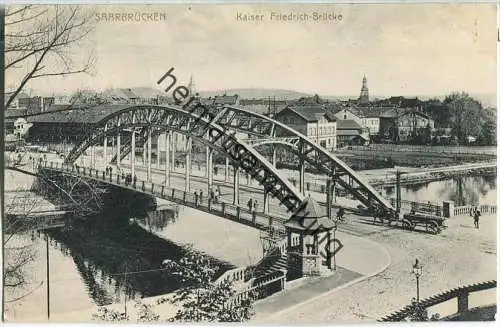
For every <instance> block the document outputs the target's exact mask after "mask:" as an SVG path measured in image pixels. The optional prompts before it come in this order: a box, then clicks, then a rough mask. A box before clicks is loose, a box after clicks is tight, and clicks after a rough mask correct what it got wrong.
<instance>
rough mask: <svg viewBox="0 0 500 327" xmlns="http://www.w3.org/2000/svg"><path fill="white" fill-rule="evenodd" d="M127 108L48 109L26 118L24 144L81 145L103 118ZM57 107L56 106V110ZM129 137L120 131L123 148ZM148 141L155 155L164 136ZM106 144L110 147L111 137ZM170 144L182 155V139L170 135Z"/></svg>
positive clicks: (124, 106) (106, 106)
mask: <svg viewBox="0 0 500 327" xmlns="http://www.w3.org/2000/svg"><path fill="white" fill-rule="evenodd" d="M56 106H57V105H56ZM130 106H131V105H129V104H120V105H116V104H107V105H99V106H95V107H90V108H87V107H85V108H84V109H79V108H78V107H72V108H74V109H72V110H68V111H53V107H51V108H50V111H52V112H50V113H47V114H44V115H37V116H31V117H28V119H27V122H28V126H31V128H29V130H28V133H27V141H29V142H33V143H37V144H76V143H78V142H80V141H82V140H83V139H84V138H85V137H86V136H87V134H88V133H89V132H90V131H91V130H92V129H94V128H95V126H96V124H97V123H98V122H99V121H101V120H102V119H103V118H105V117H106V116H108V115H110V114H112V113H113V112H116V111H119V110H122V109H125V108H129V107H130ZM60 107H61V106H57V108H60ZM30 124H32V125H30ZM12 126H13V127H12V129H14V121H13V122H12ZM130 134H131V133H130V132H128V133H127V132H126V131H122V134H121V136H122V144H125V143H124V142H125V140H126V139H127V138H129V137H130ZM151 141H152V142H151V144H152V147H153V149H154V152H155V153H156V145H157V144H159V146H160V149H163V146H164V142H165V136H164V134H163V135H160V136H159V137H158V138H156V137H155V138H153V139H152V140H151ZM108 142H110V144H111V142H112V138H111V137H110V138H109V140H108ZM173 144H176V150H177V151H181V152H182V151H185V150H186V137H185V135H181V134H178V133H174V137H173ZM137 151H138V152H140V151H141V149H140V148H138V149H137Z"/></svg>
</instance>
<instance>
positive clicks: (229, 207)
mask: <svg viewBox="0 0 500 327" xmlns="http://www.w3.org/2000/svg"><path fill="white" fill-rule="evenodd" d="M45 167H47V168H49V167H50V169H52V170H59V171H61V172H68V173H73V174H80V175H83V176H86V177H89V178H92V179H94V180H98V181H104V182H106V183H110V184H114V185H119V186H121V187H124V188H128V189H131V190H136V191H139V192H142V193H147V194H150V195H153V196H156V197H159V198H163V199H165V200H169V201H172V202H175V203H178V204H183V205H186V206H189V207H195V208H196V209H198V210H201V211H205V212H208V213H212V214H215V215H218V216H221V217H224V218H228V219H231V220H234V221H237V222H240V223H244V224H246V225H250V226H253V227H256V228H258V229H261V230H269V228H272V229H274V230H275V231H276V232H278V233H284V227H283V223H284V222H285V221H286V218H281V217H276V216H271V215H268V214H265V213H263V212H256V211H250V210H249V209H247V208H245V207H240V206H238V205H233V204H228V203H225V202H214V201H211V200H210V199H208V201H207V200H205V201H204V202H202V201H200V199H199V198H198V200H197V197H196V196H195V194H194V193H191V192H188V191H183V190H179V189H174V188H171V187H167V186H165V185H161V184H155V183H152V182H147V181H144V180H139V179H136V180H135V181H132V180H127V175H125V174H124V173H123V174H116V173H114V174H113V173H111V174H110V173H108V174H106V172H105V171H100V170H98V169H92V168H89V167H80V166H77V165H67V164H63V163H59V162H56V163H54V162H50V163H47V164H46V165H45Z"/></svg>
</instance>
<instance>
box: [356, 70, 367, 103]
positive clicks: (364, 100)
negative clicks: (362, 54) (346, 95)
mask: <svg viewBox="0 0 500 327" xmlns="http://www.w3.org/2000/svg"><path fill="white" fill-rule="evenodd" d="M358 103H359V104H360V105H365V104H369V103H370V93H369V91H368V82H367V81H366V76H363V85H362V86H361V92H360V93H359V99H358Z"/></svg>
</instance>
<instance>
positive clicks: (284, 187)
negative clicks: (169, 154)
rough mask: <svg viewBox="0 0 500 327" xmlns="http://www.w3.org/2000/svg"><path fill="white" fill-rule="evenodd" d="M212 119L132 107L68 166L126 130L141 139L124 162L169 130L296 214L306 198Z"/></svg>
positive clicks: (124, 150) (107, 122)
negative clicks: (205, 149)
mask: <svg viewBox="0 0 500 327" xmlns="http://www.w3.org/2000/svg"><path fill="white" fill-rule="evenodd" d="M213 118H214V117H210V116H207V115H201V114H197V113H196V112H194V111H193V112H188V111H185V110H182V109H181V108H179V107H174V106H146V105H142V106H131V107H129V108H125V109H122V110H119V111H116V112H114V113H112V114H110V115H108V116H107V117H105V118H103V119H102V120H101V121H99V122H98V123H97V125H96V126H95V127H94V128H93V129H92V130H91V131H90V132H89V134H88V135H87V137H86V138H85V139H84V140H82V141H81V142H80V143H79V144H77V145H76V146H75V147H74V148H73V149H72V151H71V152H70V153H69V154H68V156H67V157H66V158H65V163H66V164H72V163H75V161H76V160H77V159H78V157H80V156H81V155H82V154H83V153H84V152H85V151H86V150H87V149H88V148H89V147H92V146H93V145H97V144H102V143H103V142H104V139H105V138H106V137H107V136H115V135H119V134H120V133H121V132H122V131H124V130H128V131H133V133H132V134H133V135H135V134H136V133H137V134H138V135H139V136H138V137H134V141H132V139H131V140H130V142H129V143H125V144H123V145H121V144H120V145H119V146H117V154H116V155H115V158H116V157H120V158H124V157H125V156H126V155H127V154H128V153H130V152H131V149H132V148H133V147H134V146H135V147H137V146H142V145H143V144H144V143H145V142H146V140H150V139H151V137H152V135H159V134H160V133H162V132H164V131H166V130H168V131H173V132H177V133H180V134H184V135H186V136H187V137H188V138H192V139H195V140H197V141H199V142H201V143H203V144H204V145H206V146H208V147H210V148H211V149H213V150H215V151H216V152H218V153H220V154H222V155H224V156H226V157H227V158H229V160H230V161H231V162H232V164H233V166H234V167H238V168H240V169H241V170H243V171H245V172H246V173H247V174H249V175H250V176H251V177H252V178H254V179H255V180H257V181H258V183H259V184H260V185H262V186H263V187H264V190H265V191H266V192H267V193H268V194H270V195H271V196H273V197H274V198H277V199H278V200H279V202H280V203H281V204H283V205H284V206H285V207H286V208H287V209H288V211H294V210H296V209H297V208H298V206H299V205H300V203H302V201H303V200H304V198H305V196H304V195H303V194H302V193H300V192H299V191H298V190H297V189H296V188H295V187H294V186H293V185H292V184H291V183H290V182H289V181H288V180H286V179H284V178H282V176H281V175H280V174H279V172H278V171H277V169H276V168H275V167H273V166H272V164H270V163H269V162H268V161H267V160H266V159H265V158H264V157H263V156H262V155H261V154H259V153H258V152H257V151H256V150H255V149H254V148H253V147H252V146H250V145H248V144H246V143H245V142H242V141H240V140H239V139H238V138H237V137H236V136H235V133H234V132H233V131H231V130H228V129H226V128H224V127H222V126H220V125H218V124H216V123H215V122H214V119H213ZM132 143H135V144H134V145H133V144H132ZM118 149H119V150H118ZM118 151H119V152H118Z"/></svg>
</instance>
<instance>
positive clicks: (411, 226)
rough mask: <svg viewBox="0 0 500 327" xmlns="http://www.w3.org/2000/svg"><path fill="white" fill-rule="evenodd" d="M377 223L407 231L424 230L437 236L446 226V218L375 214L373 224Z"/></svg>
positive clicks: (417, 214) (426, 215) (427, 215)
mask: <svg viewBox="0 0 500 327" xmlns="http://www.w3.org/2000/svg"><path fill="white" fill-rule="evenodd" d="M376 221H379V222H381V223H383V224H387V225H388V226H394V227H400V228H403V229H407V230H416V229H417V227H422V228H425V231H426V232H429V233H432V234H439V233H440V232H441V231H442V230H443V229H445V228H446V227H447V226H446V218H444V217H440V216H435V215H430V214H427V213H420V212H410V213H407V214H404V215H403V216H402V217H401V216H398V215H396V214H395V213H394V214H390V213H381V212H379V213H377V214H376V215H375V216H374V222H376Z"/></svg>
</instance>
